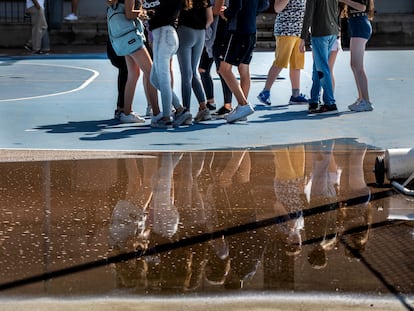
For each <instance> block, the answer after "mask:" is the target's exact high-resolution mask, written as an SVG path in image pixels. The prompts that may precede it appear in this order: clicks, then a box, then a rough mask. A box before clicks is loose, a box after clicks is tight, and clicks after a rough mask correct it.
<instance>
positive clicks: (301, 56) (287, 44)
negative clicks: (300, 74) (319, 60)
mask: <svg viewBox="0 0 414 311" xmlns="http://www.w3.org/2000/svg"><path fill="white" fill-rule="evenodd" d="M300 40H301V39H300V38H299V37H295V36H276V50H275V60H274V62H273V65H274V66H277V67H279V68H288V67H290V69H303V68H304V66H305V53H301V52H300V51H299V45H300Z"/></svg>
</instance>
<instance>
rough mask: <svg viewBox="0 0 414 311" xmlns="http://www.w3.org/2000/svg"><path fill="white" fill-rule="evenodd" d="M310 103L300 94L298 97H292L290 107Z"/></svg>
mask: <svg viewBox="0 0 414 311" xmlns="http://www.w3.org/2000/svg"><path fill="white" fill-rule="evenodd" d="M308 102H309V101H308V99H307V98H306V96H305V95H303V94H299V95H298V96H296V97H293V96H290V100H289V105H304V104H307V103H308Z"/></svg>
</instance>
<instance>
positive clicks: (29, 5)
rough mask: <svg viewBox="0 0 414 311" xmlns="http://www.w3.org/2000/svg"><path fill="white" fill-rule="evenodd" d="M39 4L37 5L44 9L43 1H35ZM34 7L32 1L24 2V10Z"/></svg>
mask: <svg viewBox="0 0 414 311" xmlns="http://www.w3.org/2000/svg"><path fill="white" fill-rule="evenodd" d="M37 2H39V5H40V6H41V7H42V8H43V9H44V8H45V0H37ZM32 6H34V3H33V1H32V0H26V8H31V7H32Z"/></svg>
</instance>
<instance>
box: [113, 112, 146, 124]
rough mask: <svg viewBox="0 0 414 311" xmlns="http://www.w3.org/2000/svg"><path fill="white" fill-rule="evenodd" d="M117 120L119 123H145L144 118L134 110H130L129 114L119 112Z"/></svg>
mask: <svg viewBox="0 0 414 311" xmlns="http://www.w3.org/2000/svg"><path fill="white" fill-rule="evenodd" d="M119 121H121V123H145V119H144V118H141V117H140V116H139V115H138V114H137V113H136V112H133V111H131V113H130V114H125V113H123V112H121V114H120V117H119Z"/></svg>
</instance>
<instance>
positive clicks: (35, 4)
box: [33, 0, 41, 10]
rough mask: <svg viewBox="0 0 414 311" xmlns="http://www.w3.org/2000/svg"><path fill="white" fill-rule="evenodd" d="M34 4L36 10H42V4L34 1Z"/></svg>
mask: <svg viewBox="0 0 414 311" xmlns="http://www.w3.org/2000/svg"><path fill="white" fill-rule="evenodd" d="M33 4H34V6H35V7H36V9H38V10H40V8H41V7H40V4H39V2H38V1H37V0H33Z"/></svg>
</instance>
